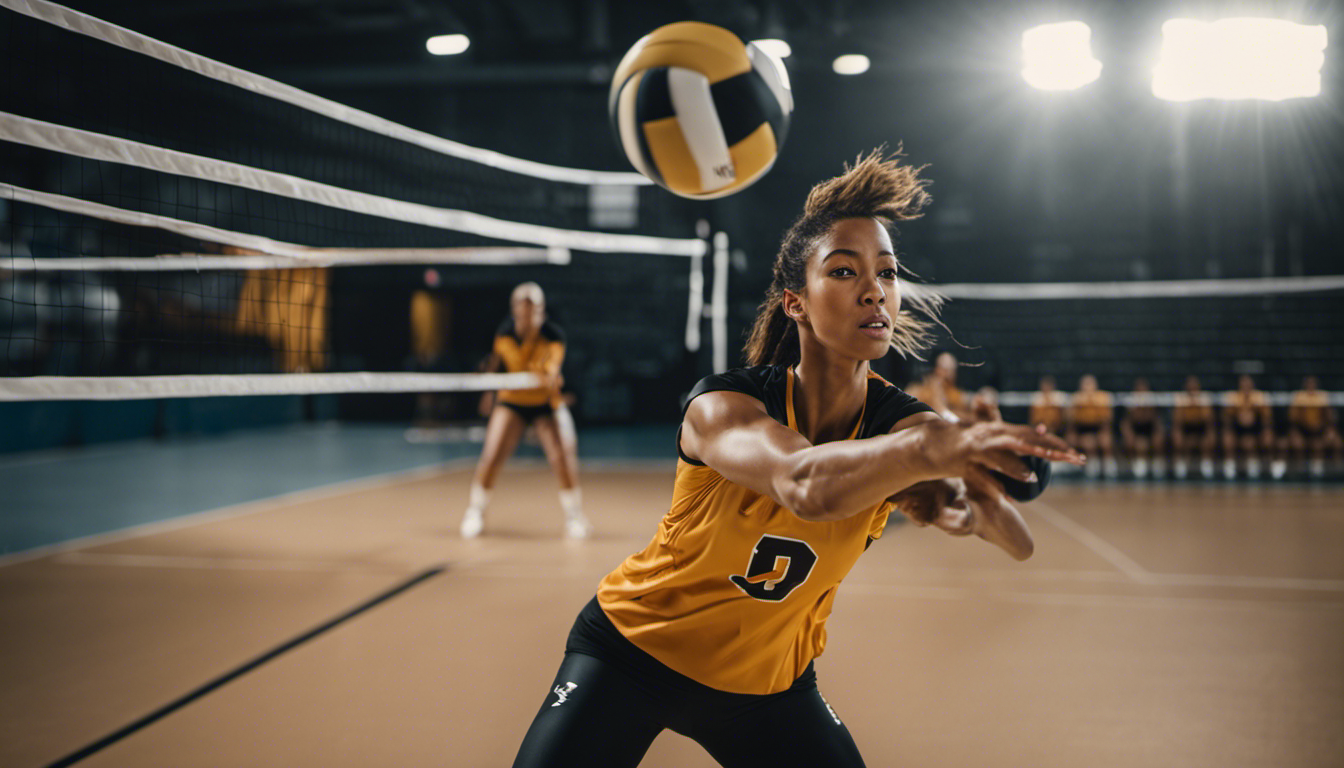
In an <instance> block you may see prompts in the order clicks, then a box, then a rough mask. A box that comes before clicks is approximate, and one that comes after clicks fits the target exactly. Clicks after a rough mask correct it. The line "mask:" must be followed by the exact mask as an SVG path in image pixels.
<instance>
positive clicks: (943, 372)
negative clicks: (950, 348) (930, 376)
mask: <svg viewBox="0 0 1344 768" xmlns="http://www.w3.org/2000/svg"><path fill="white" fill-rule="evenodd" d="M933 371H934V373H936V374H938V377H939V378H941V379H942V380H943V381H946V382H949V383H955V382H956V380H957V358H955V357H953V356H952V353H951V352H944V353H942V354H940V355H938V359H937V360H935V361H934V363H933Z"/></svg>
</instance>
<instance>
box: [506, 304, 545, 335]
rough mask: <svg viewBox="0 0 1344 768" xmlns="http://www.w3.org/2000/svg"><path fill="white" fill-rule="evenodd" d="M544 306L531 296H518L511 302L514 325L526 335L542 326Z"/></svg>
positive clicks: (510, 307)
mask: <svg viewBox="0 0 1344 768" xmlns="http://www.w3.org/2000/svg"><path fill="white" fill-rule="evenodd" d="M542 306H543V305H542V304H540V303H539V302H537V301H535V300H534V299H533V298H532V297H531V296H523V297H518V298H515V299H514V300H513V301H511V302H510V303H509V309H510V311H511V312H512V313H513V325H514V327H515V328H517V329H518V333H519V334H521V335H523V336H526V335H528V334H530V333H532V332H533V331H535V330H536V329H537V328H539V327H541V313H542Z"/></svg>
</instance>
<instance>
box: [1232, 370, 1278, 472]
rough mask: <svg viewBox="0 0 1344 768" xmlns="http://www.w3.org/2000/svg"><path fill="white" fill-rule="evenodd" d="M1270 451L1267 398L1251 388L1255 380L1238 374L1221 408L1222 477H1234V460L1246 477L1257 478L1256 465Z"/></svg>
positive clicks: (1271, 427)
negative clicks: (1241, 465)
mask: <svg viewBox="0 0 1344 768" xmlns="http://www.w3.org/2000/svg"><path fill="white" fill-rule="evenodd" d="M1273 450H1274V419H1273V414H1272V413H1271V412H1270V409H1269V398H1268V397H1266V396H1265V393H1264V392H1261V391H1260V390H1258V389H1256V388H1255V379H1252V378H1251V377H1250V376H1249V375H1248V374H1244V373H1243V374H1242V375H1241V376H1240V377H1238V379H1237V388H1236V389H1235V390H1234V391H1232V392H1228V393H1227V400H1226V404H1225V405H1224V406H1223V476H1224V477H1226V478H1227V479H1228V480H1231V479H1233V478H1235V477H1236V476H1237V457H1238V455H1240V457H1241V459H1242V461H1243V462H1244V465H1245V468H1244V471H1245V473H1246V476H1247V477H1250V478H1253V479H1254V478H1258V477H1260V466H1261V462H1262V460H1263V459H1265V458H1268V457H1269V455H1270V453H1271V452H1272V451H1273Z"/></svg>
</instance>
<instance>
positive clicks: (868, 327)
mask: <svg viewBox="0 0 1344 768" xmlns="http://www.w3.org/2000/svg"><path fill="white" fill-rule="evenodd" d="M859 330H860V331H862V332H863V333H864V334H865V335H867V336H871V337H872V338H874V339H881V340H884V341H885V340H886V339H890V338H891V320H889V319H887V316H886V315H883V314H875V315H871V316H869V317H867V318H865V319H864V321H863V322H862V323H860V324H859Z"/></svg>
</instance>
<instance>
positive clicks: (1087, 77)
mask: <svg viewBox="0 0 1344 768" xmlns="http://www.w3.org/2000/svg"><path fill="white" fill-rule="evenodd" d="M1022 59H1023V63H1024V64H1025V66H1024V67H1023V69H1022V79H1024V80H1026V81H1027V83H1028V84H1030V85H1031V86H1032V87H1033V88H1039V89H1041V90H1043V91H1071V90H1074V89H1075V88H1082V87H1083V86H1084V85H1087V84H1088V83H1090V82H1092V81H1093V80H1096V79H1097V78H1098V77H1100V76H1101V62H1100V61H1097V60H1096V59H1094V58H1092V29H1091V28H1090V27H1088V26H1087V25H1086V24H1084V23H1083V22H1081V21H1061V22H1059V23H1057V24H1042V25H1040V26H1039V27H1032V28H1031V29H1028V30H1027V31H1026V32H1023V33H1022Z"/></svg>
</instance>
